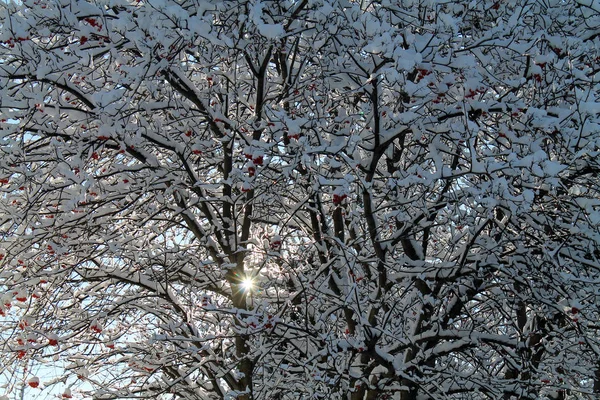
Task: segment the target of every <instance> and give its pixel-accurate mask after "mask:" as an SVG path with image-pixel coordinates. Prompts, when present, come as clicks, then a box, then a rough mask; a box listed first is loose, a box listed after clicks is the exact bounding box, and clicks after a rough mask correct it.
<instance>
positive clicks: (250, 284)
mask: <svg viewBox="0 0 600 400" xmlns="http://www.w3.org/2000/svg"><path fill="white" fill-rule="evenodd" d="M241 286H242V289H244V291H245V292H249V291H251V290H252V288H254V279H252V278H250V277H249V276H247V277H246V278H244V280H243V281H242V283H241Z"/></svg>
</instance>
